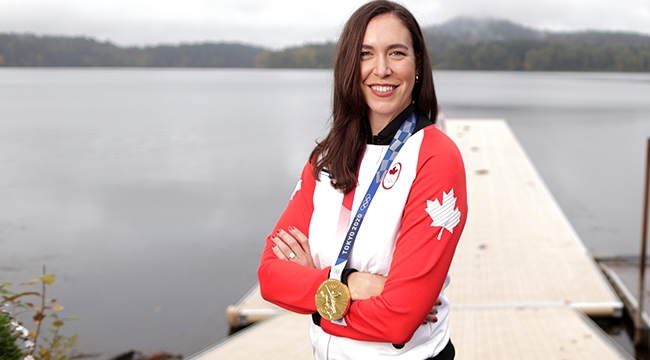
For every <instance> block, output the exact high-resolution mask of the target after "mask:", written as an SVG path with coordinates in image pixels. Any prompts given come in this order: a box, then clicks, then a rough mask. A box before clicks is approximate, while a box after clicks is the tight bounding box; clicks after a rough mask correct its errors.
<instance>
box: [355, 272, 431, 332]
mask: <svg viewBox="0 0 650 360" xmlns="http://www.w3.org/2000/svg"><path fill="white" fill-rule="evenodd" d="M384 283H386V277H385V276H382V275H376V274H371V273H367V272H353V273H352V274H350V275H348V288H349V289H350V296H351V297H352V300H366V299H369V298H371V297H373V296H378V295H379V294H381V292H382V291H383V290H384ZM440 305H442V301H440V299H437V300H436V303H435V304H434V305H433V308H431V311H430V312H429V314H427V317H426V318H425V319H424V320H423V321H422V323H423V324H426V323H427V322H438V317H437V316H436V315H437V314H438V309H437V307H438V306H440Z"/></svg>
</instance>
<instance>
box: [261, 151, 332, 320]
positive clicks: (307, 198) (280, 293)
mask: <svg viewBox="0 0 650 360" xmlns="http://www.w3.org/2000/svg"><path fill="white" fill-rule="evenodd" d="M315 186H316V180H315V179H314V176H313V175H312V167H311V164H309V163H307V165H305V167H304V168H303V170H302V174H301V176H300V181H299V182H298V185H297V186H296V191H295V192H294V194H293V196H292V198H291V200H289V204H288V205H287V208H286V209H285V210H284V212H283V213H282V216H280V219H279V220H278V223H277V224H276V225H275V228H274V231H275V230H276V229H284V230H287V228H288V227H289V226H295V227H296V228H298V230H300V231H302V232H303V233H304V234H305V235H307V237H309V223H310V221H311V215H312V213H313V211H314V203H313V195H314V188H315ZM272 234H273V232H272V233H271V234H270V235H269V236H267V237H266V246H265V247H264V252H263V253H262V259H261V261H260V267H259V269H258V271H257V276H258V278H259V282H260V290H261V293H262V297H263V298H264V299H265V300H267V301H270V302H272V303H274V304H276V305H278V306H280V307H283V308H285V309H287V310H290V311H293V312H296V313H300V314H311V313H314V312H316V303H315V301H314V296H315V294H316V290H317V289H318V286H319V285H320V284H321V283H322V282H323V281H325V280H327V278H328V277H329V270H330V268H329V267H327V268H325V269H322V270H319V269H312V268H308V267H305V266H302V265H299V264H296V263H293V262H289V261H284V260H280V259H278V258H277V257H276V256H275V254H274V253H273V250H272V246H273V241H271V235H272Z"/></svg>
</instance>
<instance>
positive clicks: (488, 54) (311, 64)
mask: <svg viewBox="0 0 650 360" xmlns="http://www.w3.org/2000/svg"><path fill="white" fill-rule="evenodd" d="M428 39H431V40H430V41H428V48H429V55H430V58H431V63H432V66H433V68H434V69H449V70H516V71H629V72H650V37H648V36H642V35H634V34H615V33H582V34H559V35H555V36H549V37H547V38H545V39H512V40H505V41H503V40H501V41H500V40H492V41H463V42H454V41H452V40H450V39H446V38H444V37H443V36H436V37H432V36H431V35H429V36H428ZM335 47H336V44H335V43H332V42H329V43H324V44H307V45H304V46H298V47H292V48H287V49H283V50H277V51H273V50H266V49H264V48H261V47H256V46H248V45H243V44H236V43H195V44H180V45H159V46H148V47H119V46H117V45H114V44H112V43H110V42H99V41H96V40H94V39H90V38H84V37H50V36H44V37H39V36H34V35H24V34H0V66H5V67H6V66H14V67H15V66H31V67H39V66H41V67H56V66H72V67H74V66H84V67H243V68H253V67H256V68H315V69H324V68H331V67H332V62H333V56H334V50H335Z"/></svg>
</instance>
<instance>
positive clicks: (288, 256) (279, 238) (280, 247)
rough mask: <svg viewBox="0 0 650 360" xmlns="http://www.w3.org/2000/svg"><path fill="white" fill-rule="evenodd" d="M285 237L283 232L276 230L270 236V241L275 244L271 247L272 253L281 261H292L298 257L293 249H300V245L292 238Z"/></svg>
mask: <svg viewBox="0 0 650 360" xmlns="http://www.w3.org/2000/svg"><path fill="white" fill-rule="evenodd" d="M283 235H284V236H283ZM287 235H288V234H286V232H284V230H277V231H276V232H275V233H274V234H273V235H271V240H272V241H273V243H274V244H275V245H274V246H273V253H275V256H277V257H278V259H281V260H293V259H295V258H296V257H298V254H297V253H296V252H295V251H294V250H293V249H294V248H295V249H298V248H300V245H299V244H298V243H297V242H296V240H295V239H293V237H291V236H287ZM300 249H302V248H300ZM292 254H293V255H292Z"/></svg>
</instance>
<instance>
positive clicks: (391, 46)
mask: <svg viewBox="0 0 650 360" xmlns="http://www.w3.org/2000/svg"><path fill="white" fill-rule="evenodd" d="M374 48H375V47H374V46H372V45H368V44H362V45H361V49H374ZM393 49H405V50H409V47H408V46H406V45H404V44H400V43H397V44H391V45H388V50H393Z"/></svg>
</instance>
